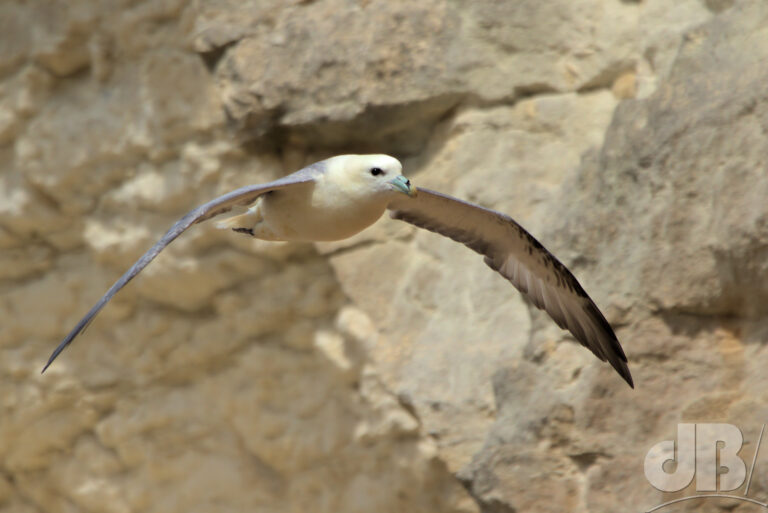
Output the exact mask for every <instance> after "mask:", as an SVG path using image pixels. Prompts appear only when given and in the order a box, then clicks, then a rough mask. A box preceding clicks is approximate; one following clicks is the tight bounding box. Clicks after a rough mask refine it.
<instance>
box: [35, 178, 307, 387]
mask: <svg viewBox="0 0 768 513" xmlns="http://www.w3.org/2000/svg"><path fill="white" fill-rule="evenodd" d="M320 172H322V168H321V167H319V166H318V165H317V164H315V165H312V166H309V167H306V168H304V169H301V170H299V171H296V172H295V173H293V174H290V175H288V176H285V177H283V178H281V179H279V180H275V181H274V182H269V183H265V184H256V185H247V186H245V187H241V188H240V189H237V190H234V191H232V192H230V193H228V194H225V195H223V196H219V197H218V198H216V199H215V200H212V201H209V202H208V203H205V204H204V205H200V206H199V207H197V208H195V209H192V210H190V211H189V212H187V214H186V215H185V216H184V217H182V218H181V219H179V220H178V221H177V222H176V224H174V225H173V226H172V227H171V229H170V230H168V231H167V232H166V233H165V235H163V236H162V237H161V238H160V240H159V241H157V242H156V243H155V245H154V246H152V247H151V248H149V250H148V251H147V252H146V253H144V254H143V255H142V256H141V258H139V259H138V260H137V261H136V263H135V264H133V265H132V266H131V268H130V269H128V270H127V271H126V272H125V274H123V275H122V276H121V277H120V279H118V280H117V281H116V282H115V283H114V285H112V286H111V287H110V288H109V290H107V292H106V293H105V294H104V295H103V296H102V297H101V299H99V301H98V302H97V303H96V304H95V305H93V308H91V309H90V310H89V311H88V313H87V314H85V316H84V317H83V318H82V319H80V321H79V322H78V323H77V324H76V325H75V327H74V328H72V331H70V332H69V334H68V335H67V336H66V337H65V338H64V340H62V341H61V343H60V344H59V345H58V346H57V347H56V349H55V350H54V351H53V353H52V354H51V357H50V358H48V363H46V364H45V367H43V370H42V372H45V370H46V369H47V368H48V367H49V366H50V365H51V363H53V361H54V360H55V359H56V357H57V356H59V353H61V352H62V351H63V350H64V348H66V347H67V346H68V345H69V344H70V343H71V342H72V341H73V340H74V339H75V338H76V337H77V336H78V335H79V334H80V333H81V332H82V331H83V330H84V329H85V328H86V327H87V326H88V324H90V322H91V321H92V320H93V318H94V317H96V314H98V313H99V311H100V310H101V309H102V308H104V305H106V304H107V303H108V302H109V300H110V299H112V296H114V295H115V294H117V292H118V291H119V290H120V289H122V288H123V287H124V286H125V284H126V283H128V282H129V281H131V279H133V277H134V276H136V275H137V274H139V273H140V272H141V271H142V269H144V268H145V267H146V266H147V265H148V264H149V263H150V262H151V261H152V260H154V258H155V257H156V256H157V255H158V254H159V253H160V252H161V251H162V250H163V249H165V247H166V246H167V245H168V244H170V243H171V242H173V240H174V239H176V237H178V236H179V235H181V234H182V233H183V232H184V231H185V230H186V229H187V228H189V227H190V226H192V225H193V224H196V223H200V222H202V221H205V220H207V219H210V218H212V217H214V216H217V215H219V214H223V213H224V212H228V211H230V210H231V209H232V208H233V207H235V206H238V205H250V204H252V203H253V202H254V201H256V198H258V197H259V196H261V195H262V194H265V193H268V192H270V191H274V190H277V189H284V188H286V187H291V186H296V185H299V184H307V183H308V182H312V181H314V179H315V177H316V176H317V175H318V173H320Z"/></svg>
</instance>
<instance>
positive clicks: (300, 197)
mask: <svg viewBox="0 0 768 513" xmlns="http://www.w3.org/2000/svg"><path fill="white" fill-rule="evenodd" d="M385 209H386V198H382V197H378V196H371V195H367V194H364V193H362V194H361V193H360V192H359V191H354V190H343V189H342V188H340V187H338V186H336V185H335V184H333V183H329V182H328V181H322V180H319V181H317V182H315V183H314V184H312V185H308V186H307V187H297V188H292V189H290V190H283V191H274V192H272V193H270V194H268V195H266V196H264V197H263V198H262V205H261V212H262V215H263V216H264V222H265V223H266V224H267V225H268V226H269V228H270V230H271V231H272V232H273V233H274V234H275V236H276V237H278V238H280V239H282V240H291V241H334V240H341V239H346V238H348V237H351V236H352V235H355V234H356V233H359V232H360V231H362V230H363V229H365V228H367V227H368V226H370V225H372V224H373V223H374V222H376V220H377V219H379V218H380V217H381V215H382V214H383V213H384V210H385Z"/></svg>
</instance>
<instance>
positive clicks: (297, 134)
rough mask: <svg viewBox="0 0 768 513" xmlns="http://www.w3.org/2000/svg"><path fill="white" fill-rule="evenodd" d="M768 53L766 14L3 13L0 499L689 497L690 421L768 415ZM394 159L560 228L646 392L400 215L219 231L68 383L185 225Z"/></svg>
mask: <svg viewBox="0 0 768 513" xmlns="http://www.w3.org/2000/svg"><path fill="white" fill-rule="evenodd" d="M766 63H768V4H765V3H763V2H755V1H743V2H734V1H728V0H725V1H716V0H679V1H675V2H669V1H666V0H644V1H641V2H635V1H619V0H610V1H604V0H577V1H573V0H558V1H554V2H540V1H538V0H523V1H515V2H494V1H491V0H487V1H486V0H483V1H471V2H469V1H467V2H445V1H439V0H427V1H423V2H407V1H395V2H376V1H361V0H357V1H353V0H325V1H292V2H285V1H277V0H261V1H253V2H239V1H231V0H210V1H205V2H202V1H200V2H196V1H186V0H163V1H158V2H155V1H146V2H140V1H130V2H129V1H121V0H104V1H100V2H97V1H95V0H94V1H90V2H89V1H82V2H66V3H65V2H50V1H48V2H47V1H45V0H41V1H31V2H28V1H13V0H10V1H5V2H3V3H2V4H0V319H1V320H2V322H1V323H0V376H2V378H1V379H0V400H1V401H2V406H1V407H0V511H8V512H14V513H16V512H21V513H26V512H38V511H46V512H70V511H71V512H74V511H94V512H96V511H98V512H115V513H121V512H129V511H147V512H151V511H158V512H161V511H162V512H164V513H166V512H177V511H178V512H182V511H183V512H195V511H200V512H213V511H270V512H292V511H316V512H326V511H327V512H357V511H368V512H390V511H441V512H442V511H446V512H448V511H451V512H465V513H468V512H480V511H483V512H512V511H518V512H521V511H558V512H562V511H569V512H587V511H589V512H596V511H617V510H638V511H639V510H644V509H648V508H650V507H653V506H654V505H656V504H658V503H660V502H662V501H663V500H668V499H669V497H668V496H666V495H662V494H661V493H660V492H658V491H656V490H654V489H653V488H652V487H651V486H650V485H649V484H648V482H647V481H646V479H645V477H644V474H643V460H644V457H645V454H646V452H647V451H648V449H649V448H650V447H651V446H653V445H654V444H655V443H657V442H659V441H661V440H666V439H672V438H674V436H675V434H676V425H677V423H678V422H714V421H719V422H729V423H732V424H735V425H738V426H740V427H741V428H743V429H744V433H745V438H746V439H747V440H751V441H754V440H755V438H756V432H757V431H759V426H760V425H761V424H762V423H763V422H765V419H766V418H768V407H766V404H768V397H767V394H768V393H767V392H766V390H767V389H768V387H766V385H768V381H767V380H768V378H766V373H764V372H763V369H764V368H765V367H766V365H768V351H766V349H765V347H766V344H765V341H766V334H767V333H768V324H766V322H765V315H764V313H765V310H766V306H765V305H766V304H767V302H766V300H768V286H766V285H765V283H768V282H766V279H765V278H766V276H768V263H767V262H768V214H766V212H768V207H767V206H766V199H765V198H766V197H768V172H767V166H768V157H766V155H768V151H767V150H766V148H768V144H767V143H768V136H767V135H766V134H767V133H768V88H766V86H765V84H768V71H767V70H768V66H766ZM373 151H375V152H383V153H391V154H393V155H395V156H398V157H400V158H401V159H402V160H403V162H404V164H405V167H406V174H408V175H409V176H410V177H411V179H412V180H413V181H414V183H416V184H417V185H422V186H427V187H431V188H436V189H439V190H442V191H445V192H448V193H451V194H454V195H457V196H460V197H463V198H466V199H469V200H471V201H474V202H477V203H480V204H482V205H484V206H488V207H492V208H496V209H498V210H502V211H504V212H507V213H509V214H510V215H512V216H514V217H515V218H516V219H517V220H518V221H519V222H520V223H521V224H523V225H524V226H526V227H527V228H528V229H529V230H530V231H532V232H533V233H534V234H535V235H536V236H537V237H538V238H539V239H540V240H541V241H542V242H543V243H544V244H545V245H546V246H547V247H548V248H549V249H551V250H552V251H553V252H554V253H555V254H556V255H557V256H558V257H559V258H560V259H561V260H562V261H563V262H564V263H566V264H567V265H568V266H569V267H570V268H571V269H572V270H573V271H574V273H575V274H576V275H577V277H578V278H579V279H580V281H581V282H582V284H583V285H584V286H585V288H586V289H587V291H588V292H589V293H590V294H591V295H592V297H593V298H594V299H595V300H596V302H597V303H598V305H600V306H601V308H602V309H603V311H604V312H605V313H606V315H607V317H608V319H609V320H610V321H611V322H612V324H613V325H614V326H615V328H616V329H617V334H618V336H619V339H620V340H621V341H622V343H623V345H624V348H625V350H626V352H627V354H628V356H629V358H630V368H631V369H632V371H633V375H634V377H635V382H636V385H637V389H636V390H634V391H632V390H630V389H629V388H628V387H626V385H624V384H623V383H622V382H621V380H620V379H619V378H618V377H617V376H616V375H615V374H614V373H613V371H612V370H611V369H610V368H609V367H608V366H607V365H604V364H600V362H598V361H597V360H596V359H595V358H594V357H593V356H592V355H591V354H590V353H589V352H588V351H586V350H584V349H583V348H582V347H580V346H579V345H578V344H576V343H574V341H573V340H572V339H571V338H570V337H569V336H568V335H567V334H566V333H565V332H563V331H561V330H559V329H558V328H557V327H556V326H555V325H554V323H552V322H551V321H550V320H549V319H548V318H547V317H546V316H545V315H544V314H542V313H540V312H539V311H537V310H536V309H535V308H533V307H532V306H531V305H530V304H528V303H526V302H525V301H524V300H523V299H522V298H521V296H520V295H519V294H518V293H517V292H515V291H514V290H513V289H512V288H511V286H510V285H509V284H508V283H507V282H506V281H504V280H503V279H502V278H500V277H499V276H497V275H494V274H493V273H491V272H490V271H489V270H488V269H487V268H486V266H485V265H483V263H482V261H481V259H480V258H479V257H478V256H477V255H475V254H474V253H472V252H471V251H469V250H467V249H466V248H463V247H462V246H459V245H457V244H455V243H453V242H451V241H448V240H444V239H441V238H439V237H438V236H436V235H433V234H430V233H425V232H419V231H417V230H415V229H412V228H410V227H409V226H407V225H404V224H402V223H397V222H395V221H391V220H389V219H383V220H382V221H381V222H379V223H377V224H376V225H375V226H374V227H372V228H371V229H369V230H368V231H366V232H364V233H362V234H360V235H358V236H356V237H355V238H353V239H351V240H348V241H343V242H340V243H333V244H320V245H305V244H282V243H267V242H259V241H252V240H249V239H248V238H246V237H240V236H236V235H235V234H231V233H223V232H219V231H217V230H215V229H213V227H212V226H210V225H208V224H203V225H200V226H198V227H196V228H195V229H193V230H190V232H188V233H187V234H185V235H184V236H183V237H182V238H180V239H179V240H178V241H177V242H174V244H173V245H172V246H170V247H169V248H168V250H167V251H166V252H165V253H164V254H163V255H162V256H161V257H159V258H158V259H157V261H156V262H154V263H153V264H152V265H151V266H150V267H148V268H147V270H146V271H145V272H144V273H143V274H142V275H141V277H140V278H138V279H137V280H135V282H134V283H132V284H131V285H130V286H129V287H127V288H126V289H125V290H124V291H123V292H121V293H120V294H119V295H118V296H117V297H116V298H115V300H114V301H113V302H112V303H111V304H110V305H109V307H107V308H106V309H105V310H104V312H103V313H102V314H101V315H100V316H99V317H98V319H97V320H96V321H95V322H94V323H93V324H92V325H91V327H90V328H89V330H88V332H87V334H86V335H85V336H84V337H82V338H81V339H80V340H78V342H77V343H76V344H74V345H73V346H72V347H71V348H70V349H69V350H68V351H67V352H66V353H65V354H64V355H63V357H62V358H60V359H59V360H58V361H57V362H56V364H55V365H54V366H53V367H52V368H51V369H50V370H49V371H48V372H47V373H46V374H45V375H43V376H40V375H39V369H40V368H41V366H42V364H43V363H44V361H45V359H46V357H47V355H48V354H49V352H50V351H51V350H52V348H53V347H55V345H56V343H57V342H58V340H59V339H60V338H61V337H62V336H63V335H64V334H65V333H66V332H67V331H68V330H69V329H70V327H71V326H72V325H73V324H74V323H75V322H76V321H77V320H78V319H79V318H80V317H81V315H82V314H83V313H84V312H85V311H86V310H87V309H88V308H89V307H90V306H91V305H92V304H93V302H95V300H96V299H97V298H98V297H100V295H101V294H102V293H103V291H104V290H105V289H106V288H107V287H108V286H109V285H110V284H111V283H112V282H113V281H114V280H115V279H116V278H117V277H118V276H119V275H120V274H121V273H122V272H123V271H124V270H125V268H127V266H129V265H130V264H131V263H132V262H133V261H134V260H135V259H136V258H137V257H138V256H139V255H140V254H141V253H143V252H144V250H145V249H146V248H147V247H148V246H149V245H150V244H152V243H153V242H154V241H155V240H156V239H157V238H158V237H159V236H160V234H162V233H163V232H164V230H165V229H167V227H168V226H170V224H172V222H173V221H175V220H176V219H177V218H178V217H180V215H182V214H183V213H184V212H186V211H187V210H188V209H190V208H191V207H193V206H195V205H198V204H200V203H202V202H204V201H207V200H208V199H210V198H212V197H214V196H216V195H218V194H221V193H224V192H227V191H229V190H232V189H234V188H236V187H239V186H241V185H245V184H249V183H257V182H263V181H268V180H271V179H274V178H276V177H278V176H281V175H283V174H287V173H288V172H291V171H293V170H295V169H297V168H299V167H301V166H302V165H304V164H307V163H309V162H312V161H315V160H318V159H321V158H324V157H326V156H329V155H332V154H336V153H342V152H373ZM753 431H755V433H753ZM753 447H754V445H749V446H747V447H746V448H745V451H743V454H742V456H743V457H744V458H745V459H751V454H752V453H753V452H754V449H753ZM761 459H762V458H761ZM760 464H761V463H760V459H758V467H757V470H756V471H755V472H756V476H758V477H757V478H756V479H754V480H753V481H752V487H751V488H750V490H751V491H750V495H752V494H754V495H755V496H757V497H758V498H762V499H763V500H765V499H766V498H768V497H766V496H767V495H768V487H766V485H765V483H766V481H765V479H764V476H765V473H764V472H763V473H762V474H760V472H761V471H760ZM762 464H763V469H765V468H766V467H765V462H763V463H762ZM761 494H762V495H761ZM705 506H708V507H710V508H713V510H717V508H718V507H729V508H731V509H732V507H733V506H734V504H732V503H727V502H717V503H716V502H715V501H710V502H708V503H706V504H705ZM696 507H697V508H700V507H701V504H697V505H696ZM738 511H746V510H744V509H742V508H739V509H738Z"/></svg>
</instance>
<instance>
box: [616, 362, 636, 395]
mask: <svg viewBox="0 0 768 513" xmlns="http://www.w3.org/2000/svg"><path fill="white" fill-rule="evenodd" d="M616 370H617V371H619V375H620V376H621V377H622V378H624V381H626V382H627V385H629V388H631V389H632V390H634V389H635V382H634V381H633V380H632V374H630V373H629V367H627V364H626V363H625V364H624V365H623V366H622V369H621V370H619V369H616Z"/></svg>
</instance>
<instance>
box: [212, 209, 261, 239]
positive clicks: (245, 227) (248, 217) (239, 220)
mask: <svg viewBox="0 0 768 513" xmlns="http://www.w3.org/2000/svg"><path fill="white" fill-rule="evenodd" d="M262 219H263V218H262V216H261V209H260V208H259V205H258V204H256V205H254V206H253V207H251V208H249V209H248V211H246V212H245V213H244V214H240V215H237V216H232V217H228V218H227V219H224V220H222V221H219V222H218V223H216V228H218V229H219V230H230V229H231V230H234V231H236V232H242V233H251V234H253V228H254V227H255V226H256V225H257V224H259V223H260V222H261V221H262Z"/></svg>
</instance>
